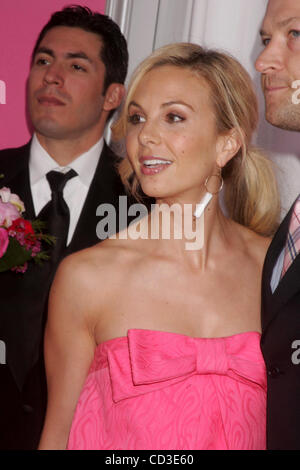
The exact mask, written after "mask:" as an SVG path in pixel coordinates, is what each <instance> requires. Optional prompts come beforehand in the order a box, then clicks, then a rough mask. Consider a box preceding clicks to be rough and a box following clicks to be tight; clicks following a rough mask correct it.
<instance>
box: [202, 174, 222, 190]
mask: <svg viewBox="0 0 300 470" xmlns="http://www.w3.org/2000/svg"><path fill="white" fill-rule="evenodd" d="M214 176H215V177H216V178H219V180H220V187H219V189H218V190H217V191H215V192H214V193H212V192H211V191H210V190H209V189H208V187H207V184H208V182H209V180H210V178H213V177H214ZM223 183H224V181H223V178H222V175H221V172H220V174H219V175H210V176H208V177H207V178H206V180H205V183H204V187H205V189H206V191H207V192H208V193H210V194H212V195H215V194H218V193H219V192H220V191H222V189H223Z"/></svg>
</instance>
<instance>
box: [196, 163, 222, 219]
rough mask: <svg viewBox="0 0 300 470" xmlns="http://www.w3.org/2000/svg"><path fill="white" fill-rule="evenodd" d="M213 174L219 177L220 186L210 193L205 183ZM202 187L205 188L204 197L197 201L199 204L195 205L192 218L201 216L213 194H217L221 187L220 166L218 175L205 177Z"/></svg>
mask: <svg viewBox="0 0 300 470" xmlns="http://www.w3.org/2000/svg"><path fill="white" fill-rule="evenodd" d="M213 176H216V177H217V178H219V180H220V187H219V189H218V191H215V192H214V193H211V192H210V191H209V189H208V187H207V184H208V182H209V179H210V178H212V177H213ZM204 187H205V189H206V194H205V195H204V197H203V198H202V200H201V201H200V202H199V204H197V205H196V209H195V212H194V214H193V216H194V218H196V219H198V218H199V217H201V215H202V214H203V212H204V210H205V208H206V207H207V205H208V204H209V202H210V200H211V198H212V197H213V196H214V195H215V194H218V193H219V192H220V191H221V190H222V188H223V178H222V175H221V168H220V173H219V174H218V175H210V176H208V177H207V178H206V180H205V183H204Z"/></svg>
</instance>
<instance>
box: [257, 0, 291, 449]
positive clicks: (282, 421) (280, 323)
mask: <svg viewBox="0 0 300 470" xmlns="http://www.w3.org/2000/svg"><path fill="white" fill-rule="evenodd" d="M261 37H262V43H263V45H264V49H263V51H262V53H261V54H260V56H259V57H258V59H257V61H256V69H257V70H258V71H259V72H260V73H261V74H262V88H263V91H264V95H265V105H266V119H267V121H269V122H270V123H271V124H273V125H274V126H277V127H280V128H282V129H287V130H293V131H296V132H300V107H299V104H297V100H296V99H295V98H297V97H296V96H295V91H297V90H295V88H294V87H293V83H294V81H296V80H299V79H300V2H299V0H269V3H268V7H267V11H266V15H265V18H264V20H263V25H262V29H261ZM296 85H297V84H296ZM294 86H295V84H294ZM298 86H299V85H298ZM298 94H299V93H298ZM299 145H300V139H299ZM299 186H300V185H299ZM299 247H300V195H299V196H298V197H297V200H296V201H295V203H294V204H293V206H292V207H291V209H290V211H289V213H288V214H287V216H286V217H285V219H284V220H283V222H282V224H281V226H280V227H279V230H278V231H277V233H276V234H275V237H274V239H273V241H272V243H271V245H270V248H269V251H268V253H267V257H266V260H265V265H264V270H263V282H262V339H261V347H262V352H263V355H264V358H265V361H266V366H267V374H268V394H267V446H268V449H283V450H286V449H293V450H296V449H300V432H299V424H300V256H299Z"/></svg>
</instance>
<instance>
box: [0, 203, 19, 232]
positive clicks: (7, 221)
mask: <svg viewBox="0 0 300 470" xmlns="http://www.w3.org/2000/svg"><path fill="white" fill-rule="evenodd" d="M19 217H20V212H19V211H18V209H17V207H16V206H15V205H14V204H11V203H10V202H1V200H0V227H1V225H2V226H4V227H9V226H10V225H11V224H12V222H13V221H14V220H16V219H18V218H19Z"/></svg>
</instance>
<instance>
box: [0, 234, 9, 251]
mask: <svg viewBox="0 0 300 470" xmlns="http://www.w3.org/2000/svg"><path fill="white" fill-rule="evenodd" d="M8 242H9V239H8V233H7V230H5V228H0V258H2V256H4V255H5V253H6V250H7V247H8Z"/></svg>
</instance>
